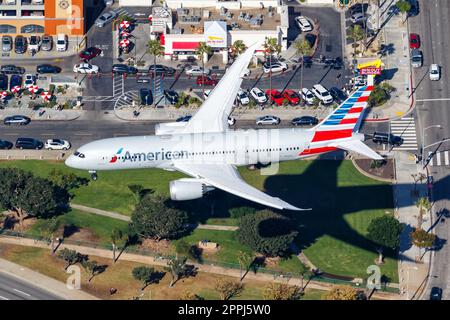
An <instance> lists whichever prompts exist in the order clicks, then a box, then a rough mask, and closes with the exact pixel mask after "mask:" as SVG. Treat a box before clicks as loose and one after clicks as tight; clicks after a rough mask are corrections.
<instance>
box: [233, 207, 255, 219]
mask: <svg viewBox="0 0 450 320" xmlns="http://www.w3.org/2000/svg"><path fill="white" fill-rule="evenodd" d="M229 212H230V217H231V218H233V219H239V218H242V217H243V216H246V215H248V214H253V213H255V212H256V209H255V208H252V207H236V208H231V209H230V210H229Z"/></svg>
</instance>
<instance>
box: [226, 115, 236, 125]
mask: <svg viewBox="0 0 450 320" xmlns="http://www.w3.org/2000/svg"><path fill="white" fill-rule="evenodd" d="M227 121H228V125H229V126H234V125H235V124H236V119H235V118H233V117H228V119H227Z"/></svg>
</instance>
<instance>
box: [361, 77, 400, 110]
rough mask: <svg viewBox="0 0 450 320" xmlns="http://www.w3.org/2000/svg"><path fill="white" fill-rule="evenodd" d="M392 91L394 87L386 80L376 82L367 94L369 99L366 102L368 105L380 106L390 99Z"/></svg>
mask: <svg viewBox="0 0 450 320" xmlns="http://www.w3.org/2000/svg"><path fill="white" fill-rule="evenodd" d="M393 91H395V88H394V87H392V86H391V85H390V84H388V83H386V82H383V83H382V84H376V85H375V86H374V88H373V91H372V93H371V94H370V96H369V99H368V100H367V103H368V104H369V106H370V107H377V106H381V105H383V104H384V103H386V101H388V100H389V99H390V97H391V93H392V92H393Z"/></svg>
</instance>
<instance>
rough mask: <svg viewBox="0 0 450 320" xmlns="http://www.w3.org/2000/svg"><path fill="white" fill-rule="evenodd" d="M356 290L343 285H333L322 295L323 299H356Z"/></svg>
mask: <svg viewBox="0 0 450 320" xmlns="http://www.w3.org/2000/svg"><path fill="white" fill-rule="evenodd" d="M358 296H359V294H358V291H357V290H356V289H355V288H353V287H351V286H345V285H338V286H334V287H333V288H332V289H331V290H330V291H328V292H327V293H325V294H324V295H323V299H325V300H358Z"/></svg>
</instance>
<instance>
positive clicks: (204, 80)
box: [197, 75, 217, 86]
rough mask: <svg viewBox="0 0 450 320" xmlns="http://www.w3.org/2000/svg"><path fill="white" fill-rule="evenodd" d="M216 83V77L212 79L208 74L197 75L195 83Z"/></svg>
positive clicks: (206, 84) (207, 84)
mask: <svg viewBox="0 0 450 320" xmlns="http://www.w3.org/2000/svg"><path fill="white" fill-rule="evenodd" d="M216 84H217V80H216V79H212V78H211V77H209V76H206V75H203V76H198V77H197V85H198V86H201V85H203V86H215V85H216Z"/></svg>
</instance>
